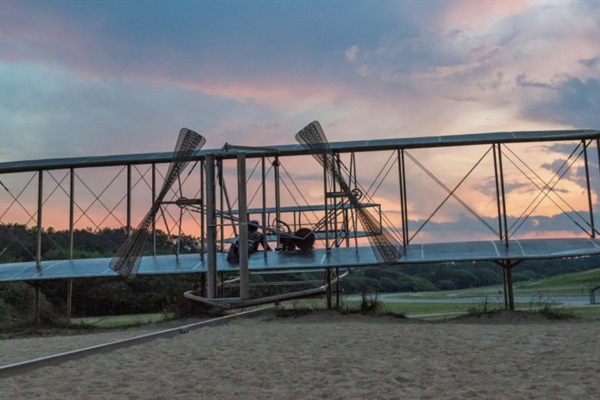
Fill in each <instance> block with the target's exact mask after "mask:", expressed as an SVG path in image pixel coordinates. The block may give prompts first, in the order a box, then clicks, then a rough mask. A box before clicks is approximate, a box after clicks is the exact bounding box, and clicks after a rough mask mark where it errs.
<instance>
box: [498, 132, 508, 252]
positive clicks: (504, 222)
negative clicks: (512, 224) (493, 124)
mask: <svg viewBox="0 0 600 400" xmlns="http://www.w3.org/2000/svg"><path fill="white" fill-rule="evenodd" d="M498 176H499V178H500V200H501V203H502V215H501V216H500V217H501V218H502V225H503V227H504V245H505V246H506V247H508V239H509V234H508V219H507V218H508V217H507V210H506V191H505V189H504V168H503V167H502V145H501V144H500V143H498Z"/></svg>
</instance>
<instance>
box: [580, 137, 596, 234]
mask: <svg viewBox="0 0 600 400" xmlns="http://www.w3.org/2000/svg"><path fill="white" fill-rule="evenodd" d="M582 142H583V160H584V166H585V183H586V188H587V198H588V207H589V212H590V227H591V229H592V232H591V235H590V236H591V237H593V238H595V237H596V228H595V226H594V205H593V203H592V189H591V185H590V169H589V164H588V155H587V148H588V144H587V143H586V142H585V139H584V140H583V141H582Z"/></svg>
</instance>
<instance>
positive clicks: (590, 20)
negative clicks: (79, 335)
mask: <svg viewBox="0 0 600 400" xmlns="http://www.w3.org/2000/svg"><path fill="white" fill-rule="evenodd" d="M598 21H600V2H596V1H560V0H554V1H520V0H506V1H494V0H485V1H474V0H473V1H469V0H446V1H435V0H430V1H408V0H407V1H400V0H398V1H346V2H342V1H252V2H250V1H203V2H200V1H129V2H128V1H81V2H75V1H51V0H48V1H9V0H0V121H1V122H2V123H0V138H1V140H2V146H1V147H0V162H2V161H12V160H21V159H38V158H53V157H71V156H80V155H94V154H98V155H101V154H124V153H135V152H139V153H145V152H153V151H170V149H171V148H172V146H173V142H174V138H175V137H176V135H177V132H178V131H179V129H180V128H181V127H183V126H186V127H189V128H191V129H194V130H196V131H198V132H201V133H202V134H203V135H204V136H206V138H207V140H208V143H207V145H206V148H218V147H221V146H222V145H223V144H224V143H225V142H229V143H235V144H243V145H253V144H255V145H261V144H285V143H293V141H294V139H293V135H294V133H295V132H297V131H298V130H299V129H300V128H302V127H303V126H304V125H306V124H307V123H308V122H310V121H312V120H319V121H320V122H321V124H322V125H323V127H324V128H325V131H326V133H327V134H328V137H329V139H330V140H331V141H338V140H353V139H365V138H390V137H411V136H424V135H444V134H453V133H470V132H488V131H505V130H530V129H565V128H572V127H575V128H600V112H599V110H600V108H599V104H600V90H599V89H600V80H599V79H600V24H599V23H598Z"/></svg>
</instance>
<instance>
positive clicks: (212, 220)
mask: <svg viewBox="0 0 600 400" xmlns="http://www.w3.org/2000/svg"><path fill="white" fill-rule="evenodd" d="M215 189H216V185H215V156H214V155H212V154H208V155H207V156H206V225H207V232H206V257H207V267H206V296H207V297H208V298H209V299H214V298H216V294H217V232H216V230H217V218H216V213H215V207H216V201H215V200H216V196H215Z"/></svg>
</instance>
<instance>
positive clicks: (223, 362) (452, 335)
mask: <svg viewBox="0 0 600 400" xmlns="http://www.w3.org/2000/svg"><path fill="white" fill-rule="evenodd" d="M137 331H138V332H139V330H137ZM133 333H136V330H127V331H118V332H111V333H97V334H88V335H76V336H54V337H42V338H22V339H10V340H2V341H0V351H1V356H0V357H1V362H0V363H1V364H3V365H4V364H7V363H10V362H14V361H18V360H23V359H28V358H34V357H35V356H40V355H45V354H51V353H54V352H57V351H64V350H67V349H75V348H78V347H84V346H87V345H90V344H97V343H101V342H106V341H111V340H114V339H116V338H119V337H125V336H129V335H131V334H133ZM599 337H600V322H573V321H559V322H552V321H542V320H540V319H537V318H534V319H521V318H514V317H506V316H505V317H499V318H494V319H492V320H487V319H485V320H482V319H476V320H475V319H473V320H469V319H465V320H460V321H455V322H444V323H427V322H415V321H407V320H402V319H392V318H387V317H363V316H340V315H337V314H335V313H329V312H321V313H316V314H311V315H306V316H302V317H297V318H295V317H287V318H281V317H277V318H274V317H270V316H267V317H265V316H263V317H259V318H254V319H242V320H235V321H232V322H230V323H228V324H227V325H221V326H216V327H210V328H203V329H199V330H196V331H191V332H189V333H185V334H181V335H178V336H176V337H174V338H171V339H159V340H156V341H153V342H150V343H147V344H142V345H136V346H131V347H128V348H125V349H120V350H116V351H114V352H110V353H104V354H97V355H91V356H88V357H86V358H83V359H80V360H76V361H69V362H66V363H64V364H61V365H58V366H53V367H43V368H40V369H37V370H34V371H32V372H30V373H28V374H23V375H18V376H14V377H10V378H4V379H2V380H1V388H2V389H1V390H0V398H6V399H40V398H48V399H66V398H73V399H107V398H112V399H125V398H127V399H173V398H196V399H198V398H199V399H232V398H237V399H253V400H255V399H305V398H306V399H312V398H332V399H394V398H402V399H466V398H475V399H574V398H597V396H598V393H599V389H600V378H599V377H600V375H599V372H600V369H599V365H600V358H599V356H600V340H599Z"/></svg>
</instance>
